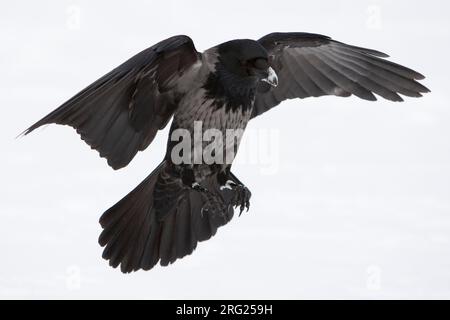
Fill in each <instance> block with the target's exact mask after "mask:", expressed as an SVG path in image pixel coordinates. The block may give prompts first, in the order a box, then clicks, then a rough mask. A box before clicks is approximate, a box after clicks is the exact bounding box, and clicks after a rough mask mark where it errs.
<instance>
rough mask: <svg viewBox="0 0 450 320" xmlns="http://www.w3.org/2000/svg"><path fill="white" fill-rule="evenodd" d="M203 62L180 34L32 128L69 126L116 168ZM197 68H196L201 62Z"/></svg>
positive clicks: (156, 126) (146, 140) (149, 136)
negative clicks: (185, 77)
mask: <svg viewBox="0 0 450 320" xmlns="http://www.w3.org/2000/svg"><path fill="white" fill-rule="evenodd" d="M200 59H201V56H200V53H198V52H197V51H196V50H195V47H194V44H193V42H192V40H191V39H190V38H189V37H187V36H182V35H180V36H175V37H171V38H169V39H166V40H163V41H161V42H159V43H158V44H156V45H154V46H152V47H150V48H148V49H146V50H144V51H142V52H140V53H138V54H137V55H135V56H134V57H132V58H131V59H129V60H128V61H126V62H125V63H123V64H122V65H120V66H118V67H117V68H115V69H114V70H112V71H111V72H109V73H108V74H106V75H104V76H103V77H101V78H100V79H98V80H97V81H95V82H94V83H93V84H91V85H90V86H88V87H87V88H85V89H84V90H82V91H81V92H79V93H78V94H77V95H75V96H74V97H73V98H71V99H70V100H68V101H67V102H65V103H64V104H63V105H62V106H60V107H59V108H58V109H56V110H54V111H53V112H51V113H50V114H48V115H47V116H46V117H44V118H43V119H42V120H40V121H38V122H37V123H35V124H34V125H32V126H31V127H30V128H29V129H27V130H26V131H25V132H24V133H25V134H28V133H30V132H31V131H33V130H34V129H36V128H38V127H40V126H42V125H44V124H49V123H57V124H63V125H69V126H71V127H73V128H75V129H76V130H77V132H78V133H79V134H80V135H81V138H82V139H83V140H84V141H86V143H88V144H89V145H90V146H91V148H93V149H96V150H98V151H99V153H100V156H101V157H105V158H106V159H107V160H108V164H109V165H110V166H111V167H113V168H114V169H119V168H122V167H124V166H126V165H127V164H128V163H129V162H130V161H131V159H133V157H134V156H135V155H136V153H137V152H138V151H139V150H143V149H145V148H146V147H147V146H148V145H149V144H150V142H151V141H152V140H153V138H154V137H155V135H156V132H157V131H158V130H160V129H162V128H164V127H165V126H166V124H167V122H168V121H169V120H170V118H171V117H172V115H173V112H174V110H175V109H176V107H177V105H176V101H175V96H177V92H175V91H176V84H177V81H179V80H180V78H181V77H182V76H183V74H184V73H186V72H193V71H194V70H193V68H192V67H193V65H194V64H196V62H198V61H199V60H200ZM196 65H197V64H196Z"/></svg>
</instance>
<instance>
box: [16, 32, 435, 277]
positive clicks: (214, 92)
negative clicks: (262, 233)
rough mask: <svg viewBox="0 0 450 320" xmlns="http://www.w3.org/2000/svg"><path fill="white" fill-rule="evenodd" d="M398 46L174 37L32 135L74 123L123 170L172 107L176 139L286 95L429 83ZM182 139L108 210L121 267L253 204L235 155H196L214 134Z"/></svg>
mask: <svg viewBox="0 0 450 320" xmlns="http://www.w3.org/2000/svg"><path fill="white" fill-rule="evenodd" d="M387 57H388V56H387V55H386V54H384V53H381V52H379V51H375V50H371V49H365V48H360V47H356V46H352V45H347V44H344V43H342V42H338V41H335V40H332V39H331V38H329V37H327V36H323V35H319V34H310V33H271V34H269V35H266V36H264V37H262V38H261V39H259V40H257V41H254V40H249V39H242V40H232V41H228V42H225V43H222V44H220V45H218V46H215V47H212V48H210V49H208V50H206V51H204V52H203V53H199V52H197V51H196V49H195V47H194V44H193V42H192V40H191V39H190V38H189V37H187V36H184V35H180V36H174V37H171V38H169V39H166V40H163V41H161V42H159V43H157V44H155V45H154V46H152V47H150V48H148V49H146V50H144V51H142V52H140V53H138V54H137V55H135V56H134V57H132V58H131V59H129V60H128V61H126V62H125V63H123V64H122V65H120V66H118V67H117V68H115V69H114V70H112V71H111V72H109V73H108V74H106V75H104V76H103V77H101V78H100V79H98V80H97V81H95V82H94V83H93V84H91V85H90V86H88V87H87V88H85V89H84V90H82V91H81V92H79V93H78V94H76V95H75V96H74V97H73V98H71V99H70V100H68V101H67V102H65V103H64V104H63V105H62V106H60V107H59V108H58V109H56V110H54V111H53V112H51V113H50V114H48V115H47V116H46V117H44V118H43V119H42V120H40V121H38V122H37V123H36V124H34V125H32V126H31V127H30V128H29V129H27V130H26V131H25V134H28V133H30V132H31V131H33V130H34V129H36V128H38V127H40V126H42V125H45V124H50V123H57V124H62V125H69V126H71V127H73V128H75V129H76V131H77V132H78V133H79V134H80V135H81V138H82V139H83V140H84V141H85V142H86V143H87V144H89V145H90V146H91V148H93V149H96V150H97V151H98V152H99V153H100V156H101V157H104V158H106V159H107V161H108V164H109V165H110V166H111V167H112V168H114V169H120V168H122V167H124V166H126V165H127V164H128V163H129V162H130V161H131V159H133V157H134V156H135V155H136V153H137V152H138V151H141V150H144V149H145V148H147V147H148V145H149V144H150V143H151V142H152V140H153V139H154V137H155V135H156V133H157V132H158V130H161V129H163V128H164V127H165V126H166V125H167V124H168V122H169V121H170V119H172V118H173V121H172V124H171V130H170V132H171V137H172V138H173V133H175V132H182V133H188V134H195V130H196V129H195V122H196V121H201V124H202V127H201V129H200V130H201V133H204V132H206V131H207V130H208V129H218V130H219V131H220V132H225V130H227V129H233V130H235V131H239V130H241V131H242V130H244V129H245V127H246V125H247V123H248V121H249V120H251V119H252V118H254V117H256V116H258V115H260V114H262V113H264V112H266V111H267V110H269V109H271V108H272V107H274V106H276V105H278V104H279V103H280V102H282V101H284V100H286V99H293V98H306V97H319V96H324V95H335V96H341V97H348V96H350V95H355V96H357V97H360V98H362V99H365V100H372V101H374V100H376V97H375V95H374V93H375V94H377V95H379V96H381V97H383V98H385V99H388V100H391V101H403V99H402V97H401V96H400V94H401V95H404V96H408V97H421V96H422V95H421V94H422V93H425V92H429V90H428V89H427V88H426V87H424V86H423V85H421V84H420V83H418V82H417V81H416V80H421V79H424V76H422V75H421V74H420V73H418V72H416V71H413V70H411V69H409V68H406V67H403V66H401V65H398V64H395V63H393V62H390V61H387V60H385V59H384V58H387ZM180 129H181V130H182V131H179V130H180ZM177 130H178V131H177ZM172 138H169V142H168V144H167V152H166V155H165V157H164V160H163V161H162V162H161V164H160V165H159V166H158V167H157V168H156V169H155V170H154V171H153V172H152V173H150V175H149V176H148V177H147V178H146V179H145V180H144V181H143V182H142V183H141V184H139V185H138V186H137V187H136V188H135V189H134V190H133V191H131V192H130V193H129V194H128V195H126V196H125V197H124V198H123V199H122V200H120V201H119V202H118V203H117V204H115V205H114V206H113V207H111V208H110V209H108V210H107V211H106V212H105V213H104V214H103V215H102V216H101V218H100V224H101V226H102V228H103V232H102V233H101V235H100V238H99V243H100V245H101V246H105V249H104V252H103V257H104V258H105V259H108V260H109V264H110V265H111V266H113V267H117V266H118V265H119V264H120V265H121V270H122V272H131V271H136V270H138V269H144V270H149V269H151V268H153V266H155V265H156V264H157V263H158V262H160V264H161V265H162V266H166V265H168V264H170V263H173V262H174V261H175V260H176V259H178V258H182V257H184V256H186V255H188V254H190V253H192V251H193V250H194V249H195V248H196V246H197V242H199V241H204V240H207V239H209V238H210V237H211V236H213V235H214V234H215V233H216V231H217V228H218V227H220V226H222V225H224V224H226V223H227V222H228V221H230V219H231V218H232V217H233V213H234V212H233V208H234V207H239V209H240V212H242V210H243V209H244V208H247V210H248V208H249V200H250V196H251V194H250V191H249V190H248V189H247V188H246V187H245V186H244V184H243V183H242V182H241V181H239V179H238V178H237V177H236V176H235V175H234V174H233V173H232V172H231V171H230V168H231V162H232V160H233V157H231V159H228V161H226V162H222V163H219V162H212V163H211V162H208V161H206V159H201V161H200V162H198V161H197V162H195V160H194V161H192V158H193V156H192V153H193V155H194V157H195V153H196V152H198V150H199V148H200V149H201V148H204V147H205V142H201V143H200V145H196V144H195V143H194V142H191V143H190V144H189V149H188V150H186V149H185V150H183V151H182V152H180V153H179V156H182V157H183V159H184V160H183V161H182V162H180V163H178V162H177V161H174V153H173V151H174V150H175V148H177V146H179V145H178V144H177V143H178V142H177V141H174V139H172ZM239 138H240V137H239V136H236V137H235V138H233V139H232V140H231V142H230V141H225V140H226V139H225V135H224V136H223V137H222V138H220V139H219V141H216V142H218V143H219V144H218V145H219V146H220V148H218V149H215V152H217V150H219V151H222V150H223V152H224V153H229V152H231V151H232V152H231V153H232V154H233V152H235V151H236V150H237V147H238V145H239V140H240V139H239ZM191 152H192V153H191ZM215 152H213V153H211V156H212V157H215V156H216V154H215ZM186 159H187V161H185V160H186ZM214 159H215V158H214Z"/></svg>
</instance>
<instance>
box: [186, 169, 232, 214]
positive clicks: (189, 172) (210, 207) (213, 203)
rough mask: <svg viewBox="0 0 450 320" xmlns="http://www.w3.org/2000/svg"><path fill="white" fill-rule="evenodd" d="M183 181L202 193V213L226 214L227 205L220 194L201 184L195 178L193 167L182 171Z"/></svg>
mask: <svg viewBox="0 0 450 320" xmlns="http://www.w3.org/2000/svg"><path fill="white" fill-rule="evenodd" d="M181 177H182V181H183V184H184V185H185V186H187V187H188V188H190V189H192V190H195V191H197V192H199V193H200V195H201V197H202V198H203V202H204V205H203V207H202V209H201V210H202V211H201V213H202V214H203V213H212V214H220V215H226V213H227V206H226V204H225V202H224V200H223V198H222V196H221V195H220V194H217V193H214V192H212V191H210V190H208V189H207V188H205V187H203V186H202V185H200V183H199V182H197V181H196V179H195V173H194V171H193V169H191V168H189V169H185V170H183V172H182V176H181Z"/></svg>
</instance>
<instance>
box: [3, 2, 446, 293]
mask: <svg viewBox="0 0 450 320" xmlns="http://www.w3.org/2000/svg"><path fill="white" fill-rule="evenodd" d="M122 3H123V4H122V5H119V4H116V3H115V2H112V1H95V2H94V1H75V0H74V1H9V2H7V3H6V2H5V3H3V4H2V8H1V10H0V39H1V46H0V48H1V49H0V70H1V75H0V87H1V94H0V106H1V111H2V116H1V120H0V121H1V125H0V130H1V132H0V143H1V157H0V168H1V176H0V177H1V184H0V199H1V201H0V253H1V258H0V297H1V298H150V299H163V298H236V299H239V298H275V299H280V298H301V299H304V298H332V299H334V298H369V299H372V298H374V299H377V298H450V199H449V196H450V143H449V138H450V110H449V104H448V102H447V99H448V98H447V97H448V95H449V89H450V88H449V85H448V83H449V77H448V71H449V63H448V57H449V56H450V52H449V51H450V50H449V48H450V47H449V40H450V39H449V38H450V37H449V35H450V23H449V19H448V12H449V9H450V7H449V4H448V2H446V1H438V0H434V1H431V0H429V1H406V0H402V1H380V0H372V1H365V0H364V1H361V0H358V1H356V0H355V1H323V0H321V1H279V0H277V1H268V2H262V1H253V2H252V1H242V0H239V1H220V2H213V1H205V2H194V1H183V2H181V1H180V3H177V2H176V1H170V0H167V1H128V2H122ZM273 31H309V32H316V33H322V34H326V35H329V36H332V37H333V38H335V39H337V40H340V41H344V42H347V43H350V44H354V45H361V46H366V47H371V48H374V49H378V50H381V51H384V52H386V53H388V54H390V55H391V56H392V60H393V61H396V62H399V63H402V64H404V65H406V66H409V67H411V68H413V69H416V70H418V71H419V72H422V73H424V74H425V75H426V76H427V79H426V80H425V81H424V82H423V83H424V84H425V85H426V86H428V87H429V88H430V89H431V90H432V93H431V94H428V95H426V96H425V97H424V98H422V99H407V100H406V102H404V103H402V104H399V103H391V102H387V101H378V102H375V103H372V102H366V101H362V100H359V99H357V98H353V97H352V98H346V99H343V98H337V97H324V98H320V99H307V100H293V101H288V102H285V103H284V104H283V105H282V106H280V107H278V108H276V109H275V110H272V111H270V112H269V113H267V114H265V115H263V116H261V117H260V118H258V119H256V120H255V121H253V123H251V124H250V128H249V129H250V131H251V132H257V133H258V132H266V133H267V132H270V133H272V135H271V137H272V138H273V136H275V138H276V139H275V140H273V141H272V140H270V141H271V143H269V145H270V146H271V149H269V152H270V155H269V156H270V157H269V158H270V159H271V168H272V169H273V170H262V169H263V168H264V163H263V162H264V161H265V160H264V159H263V160H261V159H262V158H261V157H257V158H258V161H259V162H261V163H257V164H249V163H243V162H245V161H241V164H237V165H236V166H235V168H234V171H235V172H236V174H237V175H238V176H239V177H240V178H241V180H243V181H244V182H245V183H246V184H247V185H248V187H249V188H250V189H251V190H252V193H253V198H252V202H251V210H250V212H249V213H248V214H244V215H243V216H242V217H240V218H237V217H236V218H234V219H233V221H231V223H229V224H228V225H227V226H225V227H223V228H221V229H219V231H218V234H217V235H216V236H215V237H214V238H213V239H211V240H209V241H207V242H204V243H200V244H199V247H198V248H197V250H196V251H195V252H194V254H192V255H191V256H189V257H186V258H184V259H182V260H179V261H177V262H176V263H175V264H174V265H172V266H170V267H167V268H161V267H159V266H158V267H156V268H154V269H153V270H151V271H149V272H142V271H140V272H137V273H134V274H128V275H123V274H122V273H120V272H119V271H118V270H116V269H112V268H110V267H109V266H108V264H107V262H106V261H104V260H103V259H102V258H101V253H102V248H100V246H99V245H98V244H97V238H98V235H99V233H100V230H101V228H100V225H99V224H98V218H99V217H100V215H101V213H102V212H103V211H104V210H106V209H107V208H109V207H110V206H111V205H113V204H114V203H115V202H116V201H118V200H120V199H121V198H122V197H123V196H124V195H125V194H126V193H128V192H129V191H130V190H131V189H132V188H133V187H134V186H135V185H137V184H138V183H139V182H140V181H141V180H142V179H143V178H144V177H145V176H147V174H148V173H149V172H150V171H151V170H152V169H153V168H154V167H155V166H156V165H157V164H158V163H159V161H160V160H161V158H162V157H163V154H164V149H165V141H166V139H167V132H166V131H164V132H162V133H160V134H159V136H158V137H157V139H156V141H155V142H154V143H153V144H152V145H151V146H150V147H149V148H148V149H147V150H146V151H145V152H143V153H139V154H138V155H137V157H136V158H135V159H134V161H133V162H132V163H131V164H130V165H129V166H128V167H127V168H125V169H122V170H120V171H113V170H112V169H111V168H109V167H108V166H107V165H106V162H105V160H104V159H101V158H99V157H98V154H97V153H96V152H95V151H92V150H90V148H89V147H88V146H87V145H85V144H84V142H82V141H81V140H80V139H79V137H78V135H77V134H76V133H75V131H74V130H73V129H71V128H69V127H61V126H54V125H53V126H49V127H47V128H46V129H43V130H38V131H37V132H35V133H33V134H32V135H30V136H27V137H25V138H19V139H15V136H17V135H18V134H19V133H20V132H21V131H23V130H24V129H25V128H27V127H28V126H29V125H31V124H32V123H34V122H35V121H37V120H39V119H40V118H41V117H42V116H44V115H46V114H47V113H48V112H50V111H51V110H53V109H54V108H56V107H57V106H58V105H60V104H61V103H63V102H64V101H65V100H67V99H68V98H70V97H71V96H72V95H73V94H75V93H76V92H78V91H79V90H80V89H82V88H84V87H85V86H86V85H88V84H90V83H91V82H93V81H94V80H96V79H97V78H98V77H100V76H101V75H103V74H104V73H106V72H108V71H110V70H111V69H112V68H114V67H115V66H117V65H118V64H120V63H121V62H123V61H124V60H126V59H127V58H129V57H130V56H132V55H134V54H135V53H137V52H139V51H140V50H142V49H144V48H146V47H148V46H150V45H152V44H154V43H156V42H158V41H160V40H162V39H164V38H167V37H169V36H171V35H175V34H187V35H189V36H191V37H192V39H193V40H194V42H195V44H196V47H197V49H198V50H201V51H202V50H204V49H207V48H209V47H211V46H213V45H216V44H218V43H220V42H223V41H226V40H230V39H234V38H253V39H257V38H259V37H261V36H263V35H265V34H267V33H269V32H273ZM258 136H260V135H258ZM277 137H278V138H277ZM247 145H248V144H247ZM263 146H264V144H263ZM245 149H246V146H245V145H243V146H242V148H241V150H240V154H239V157H241V158H242V157H244V155H245V153H246V151H245Z"/></svg>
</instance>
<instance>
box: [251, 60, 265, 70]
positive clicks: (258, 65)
mask: <svg viewBox="0 0 450 320" xmlns="http://www.w3.org/2000/svg"><path fill="white" fill-rule="evenodd" d="M252 62H253V63H252V65H253V67H255V68H256V69H260V70H266V69H267V68H268V67H269V63H268V62H267V59H264V58H257V59H255V60H253V61H252Z"/></svg>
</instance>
